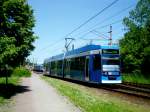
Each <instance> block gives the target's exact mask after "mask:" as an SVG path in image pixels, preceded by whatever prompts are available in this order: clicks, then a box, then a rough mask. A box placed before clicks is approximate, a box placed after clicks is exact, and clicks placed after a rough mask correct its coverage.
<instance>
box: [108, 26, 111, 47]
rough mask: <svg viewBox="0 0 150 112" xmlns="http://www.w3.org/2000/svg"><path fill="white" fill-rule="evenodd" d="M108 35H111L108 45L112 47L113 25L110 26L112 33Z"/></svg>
mask: <svg viewBox="0 0 150 112" xmlns="http://www.w3.org/2000/svg"><path fill="white" fill-rule="evenodd" d="M108 33H109V34H110V37H109V43H108V45H112V26H111V25H110V31H109V32H108Z"/></svg>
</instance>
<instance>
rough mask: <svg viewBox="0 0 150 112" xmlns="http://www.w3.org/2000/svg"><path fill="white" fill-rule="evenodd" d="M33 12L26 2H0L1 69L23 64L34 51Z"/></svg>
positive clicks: (19, 0)
mask: <svg viewBox="0 0 150 112" xmlns="http://www.w3.org/2000/svg"><path fill="white" fill-rule="evenodd" d="M34 23H35V20H34V16H33V10H32V9H31V7H30V6H29V5H28V3H27V1H26V0H0V69H1V70H3V68H4V67H5V65H6V64H7V65H8V66H10V67H15V66H18V65H19V64H21V63H23V61H24V60H25V58H26V57H27V56H28V55H29V54H30V52H31V51H32V50H33V49H34V46H33V45H32V43H33V42H34V40H35V39H36V36H34V32H33V31H32V29H33V27H34Z"/></svg>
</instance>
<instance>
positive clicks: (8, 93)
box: [0, 84, 30, 99]
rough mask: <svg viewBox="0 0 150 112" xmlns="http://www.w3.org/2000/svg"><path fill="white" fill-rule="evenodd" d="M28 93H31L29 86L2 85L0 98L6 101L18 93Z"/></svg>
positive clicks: (0, 86)
mask: <svg viewBox="0 0 150 112" xmlns="http://www.w3.org/2000/svg"><path fill="white" fill-rule="evenodd" d="M28 91H30V89H29V87H28V86H21V85H13V84H8V85H7V86H6V85H5V84H0V97H3V98H5V99H9V98H11V97H12V96H14V95H16V94H18V93H24V92H28Z"/></svg>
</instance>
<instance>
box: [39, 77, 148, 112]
mask: <svg viewBox="0 0 150 112" xmlns="http://www.w3.org/2000/svg"><path fill="white" fill-rule="evenodd" d="M42 79H43V80H45V81H46V82H48V83H49V84H50V85H52V86H53V87H55V88H56V89H57V90H58V91H59V92H60V94H62V95H64V96H67V97H68V98H69V99H70V100H71V101H72V102H73V103H74V104H75V105H76V106H77V107H80V108H81V110H82V111H84V112H142V111H148V109H146V108H143V107H140V106H138V105H133V104H132V105H131V103H129V102H126V101H125V102H124V101H120V99H117V98H112V96H111V95H110V97H107V98H106V97H103V96H101V97H100V96H96V95H95V94H94V93H92V92H89V91H86V90H84V89H83V88H81V86H80V85H78V84H72V83H68V82H65V81H62V80H58V79H53V78H50V77H45V76H42Z"/></svg>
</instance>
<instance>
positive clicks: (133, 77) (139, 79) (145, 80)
mask: <svg viewBox="0 0 150 112" xmlns="http://www.w3.org/2000/svg"><path fill="white" fill-rule="evenodd" d="M122 78H123V82H131V83H137V84H150V77H144V75H142V74H137V73H132V74H123V75H122Z"/></svg>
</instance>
